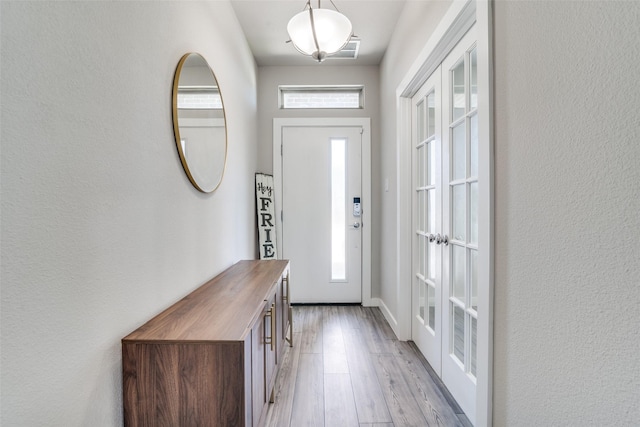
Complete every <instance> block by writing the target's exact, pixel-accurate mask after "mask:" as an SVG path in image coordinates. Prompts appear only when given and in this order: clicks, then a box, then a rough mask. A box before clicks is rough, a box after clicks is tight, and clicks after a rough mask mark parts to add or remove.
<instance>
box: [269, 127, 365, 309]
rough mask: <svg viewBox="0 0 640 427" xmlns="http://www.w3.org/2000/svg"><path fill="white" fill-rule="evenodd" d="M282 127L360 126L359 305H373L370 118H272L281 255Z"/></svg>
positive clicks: (278, 246) (275, 194)
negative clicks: (360, 270)
mask: <svg viewBox="0 0 640 427" xmlns="http://www.w3.org/2000/svg"><path fill="white" fill-rule="evenodd" d="M286 127H361V128H362V130H363V133H362V160H361V162H362V164H361V174H362V179H361V185H362V193H361V197H362V199H361V200H362V217H361V221H360V222H361V224H362V305H364V306H372V305H375V303H374V301H373V299H372V298H371V225H372V220H371V214H372V212H371V119H370V118H368V117H353V118H345V117H336V118H306V117H290V118H274V119H273V185H274V196H275V203H274V204H275V212H276V246H277V252H278V258H281V256H282V253H281V246H282V245H281V242H282V214H281V212H282V135H283V133H282V131H283V129H284V128H286Z"/></svg>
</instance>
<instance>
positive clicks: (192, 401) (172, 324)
mask: <svg viewBox="0 0 640 427" xmlns="http://www.w3.org/2000/svg"><path fill="white" fill-rule="evenodd" d="M288 296H289V262H288V261H278V260H269V261H240V262H238V263H237V264H235V265H233V266H232V267H230V268H229V269H227V270H226V271H224V272H223V273H221V274H220V275H218V276H216V277H214V278H213V279H211V280H210V281H209V282H207V283H206V284H204V285H203V286H201V287H200V288H198V289H196V290H195V291H193V292H192V293H191V294H189V295H187V296H186V297H185V298H183V299H182V300H180V301H179V302H177V303H176V304H174V305H173V306H171V307H169V308H168V309H167V310H165V311H163V312H162V313H160V314H159V315H158V316H156V317H154V318H153V319H151V320H149V321H148V322H147V323H145V324H144V325H143V326H141V327H140V328H139V329H137V330H136V331H134V332H132V333H131V334H129V335H128V336H126V337H125V338H123V339H122V368H123V375H122V381H123V404H124V424H125V425H126V426H261V425H263V424H264V421H265V420H264V418H265V415H266V412H267V408H268V404H269V401H272V399H273V395H272V394H273V387H274V384H275V379H276V374H277V371H278V367H279V364H280V359H281V358H282V355H283V350H284V346H285V339H286V340H287V341H289V344H290V345H293V340H292V337H293V327H292V323H291V322H292V321H291V306H290V304H289V300H288Z"/></svg>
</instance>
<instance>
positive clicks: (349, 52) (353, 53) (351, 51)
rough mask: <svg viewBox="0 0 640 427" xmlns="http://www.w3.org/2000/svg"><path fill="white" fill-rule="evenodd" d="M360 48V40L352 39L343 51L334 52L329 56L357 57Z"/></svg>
mask: <svg viewBox="0 0 640 427" xmlns="http://www.w3.org/2000/svg"><path fill="white" fill-rule="evenodd" d="M359 50H360V40H355V39H351V40H350V41H349V43H347V45H346V46H345V47H344V48H342V50H341V51H339V52H337V53H334V54H333V55H331V56H330V57H329V58H343V59H356V58H357V57H358V51H359Z"/></svg>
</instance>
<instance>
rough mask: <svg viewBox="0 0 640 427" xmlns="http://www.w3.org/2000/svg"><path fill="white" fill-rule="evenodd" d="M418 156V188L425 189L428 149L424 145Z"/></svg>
mask: <svg viewBox="0 0 640 427" xmlns="http://www.w3.org/2000/svg"><path fill="white" fill-rule="evenodd" d="M417 151H418V152H417V154H416V159H417V163H418V164H417V165H416V166H417V171H416V173H417V176H416V181H417V185H418V187H424V185H425V178H426V172H425V169H426V162H425V155H426V152H427V149H426V148H425V146H424V145H420V146H419V147H418V148H417Z"/></svg>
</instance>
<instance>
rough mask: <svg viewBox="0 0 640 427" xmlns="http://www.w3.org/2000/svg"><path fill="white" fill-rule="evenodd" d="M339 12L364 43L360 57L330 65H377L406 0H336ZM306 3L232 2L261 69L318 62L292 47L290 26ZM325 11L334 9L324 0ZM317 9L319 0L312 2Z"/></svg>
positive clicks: (289, 0) (298, 0) (271, 0)
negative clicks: (262, 67) (293, 18)
mask: <svg viewBox="0 0 640 427" xmlns="http://www.w3.org/2000/svg"><path fill="white" fill-rule="evenodd" d="M333 1H334V3H335V5H336V6H337V8H338V10H340V12H342V13H343V14H344V15H345V16H346V17H347V18H349V19H350V20H351V24H352V25H353V32H354V35H355V36H357V38H358V39H360V40H361V42H360V52H359V54H358V58H357V59H355V60H353V59H338V58H333V59H332V58H328V59H327V60H326V61H325V63H326V64H327V65H329V64H330V65H377V64H379V63H380V61H381V60H382V56H383V55H384V52H385V50H386V48H387V45H388V44H389V40H390V38H391V34H392V33H393V29H394V28H395V25H396V22H397V20H398V17H399V16H400V12H401V11H402V8H403V7H404V4H405V1H406V0H333ZM305 4H306V0H231V5H232V7H233V9H234V11H235V13H236V15H237V17H238V21H240V25H241V27H242V29H243V31H244V33H245V35H246V37H247V41H248V42H249V46H250V47H251V51H252V52H253V55H254V57H255V58H256V62H257V63H258V65H259V66H263V65H313V64H315V62H314V61H313V59H311V58H310V57H308V56H304V55H302V54H300V53H298V51H297V50H296V49H295V48H294V47H293V46H292V45H291V43H286V42H287V40H289V35H288V34H287V23H288V22H289V19H291V17H292V16H293V15H295V14H296V13H298V12H301V11H302V10H303V9H304V6H305ZM321 4H322V7H323V8H332V5H331V2H330V1H329V0H322V3H321ZM312 5H313V6H314V7H316V6H317V0H312Z"/></svg>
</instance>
